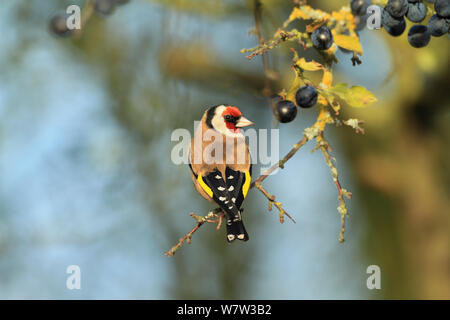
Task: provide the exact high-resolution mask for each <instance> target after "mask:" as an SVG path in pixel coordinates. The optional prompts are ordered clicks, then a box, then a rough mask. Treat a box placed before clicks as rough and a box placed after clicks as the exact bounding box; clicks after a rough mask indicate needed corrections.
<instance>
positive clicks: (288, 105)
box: [275, 100, 297, 123]
mask: <svg viewBox="0 0 450 320" xmlns="http://www.w3.org/2000/svg"><path fill="white" fill-rule="evenodd" d="M296 116H297V107H296V106H295V104H294V103H293V102H292V101H289V100H281V101H278V102H277V104H276V108H275V117H276V118H277V119H278V121H280V122H281V123H288V122H291V121H292V120H294V119H295V117H296Z"/></svg>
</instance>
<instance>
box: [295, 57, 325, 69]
mask: <svg viewBox="0 0 450 320" xmlns="http://www.w3.org/2000/svg"><path fill="white" fill-rule="evenodd" d="M297 65H298V66H299V67H300V68H302V69H303V70H307V71H318V70H322V69H323V66H322V65H321V64H320V63H318V62H316V61H314V60H311V61H310V62H307V61H306V60H305V58H301V59H299V60H298V61H297Z"/></svg>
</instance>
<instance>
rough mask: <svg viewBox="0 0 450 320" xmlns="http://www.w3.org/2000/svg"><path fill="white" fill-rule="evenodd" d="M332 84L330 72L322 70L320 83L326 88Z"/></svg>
mask: <svg viewBox="0 0 450 320" xmlns="http://www.w3.org/2000/svg"><path fill="white" fill-rule="evenodd" d="M332 82H333V74H332V73H331V71H330V70H326V69H324V70H323V77H322V83H323V84H324V85H325V86H326V87H327V88H329V87H331V84H332Z"/></svg>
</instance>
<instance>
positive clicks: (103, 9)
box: [94, 0, 116, 16]
mask: <svg viewBox="0 0 450 320" xmlns="http://www.w3.org/2000/svg"><path fill="white" fill-rule="evenodd" d="M115 8H116V1H115V0H95V2H94V10H95V12H97V13H98V14H100V15H101V16H107V15H110V14H111V13H113V12H114V9H115Z"/></svg>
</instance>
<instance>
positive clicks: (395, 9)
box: [385, 0, 408, 18]
mask: <svg viewBox="0 0 450 320" xmlns="http://www.w3.org/2000/svg"><path fill="white" fill-rule="evenodd" d="M385 9H386V10H387V11H388V12H389V14H390V15H391V16H393V17H395V18H401V17H403V16H404V15H405V14H406V12H407V11H408V1H407V0H389V2H388V4H387V5H386V7H385Z"/></svg>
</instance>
